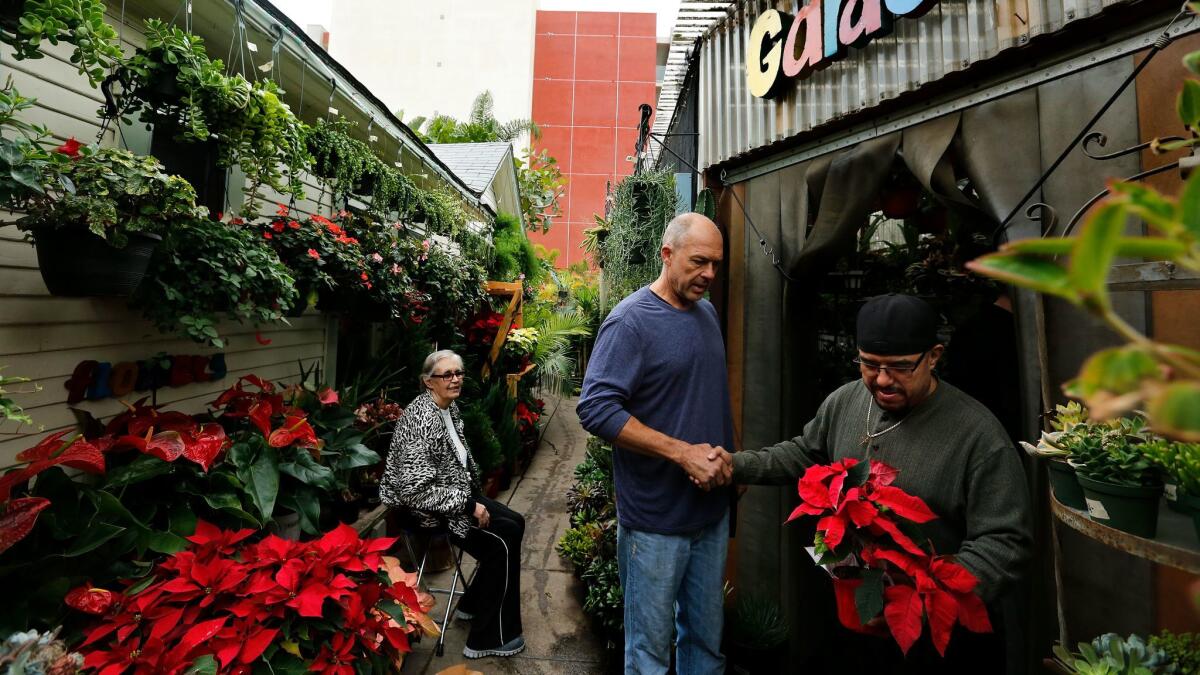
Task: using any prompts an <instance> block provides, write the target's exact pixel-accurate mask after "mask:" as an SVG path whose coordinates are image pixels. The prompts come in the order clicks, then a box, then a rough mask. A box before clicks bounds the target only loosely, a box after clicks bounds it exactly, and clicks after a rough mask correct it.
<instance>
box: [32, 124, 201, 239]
mask: <svg viewBox="0 0 1200 675" xmlns="http://www.w3.org/2000/svg"><path fill="white" fill-rule="evenodd" d="M55 154H63V153H55ZM46 172H47V173H48V177H47V178H44V179H43V185H44V186H46V188H47V189H46V190H45V191H44V192H42V193H40V194H26V195H25V198H24V199H18V200H16V201H15V207H16V208H18V209H20V210H22V211H25V213H26V214H27V215H25V216H24V217H22V218H21V219H20V220H18V221H17V226H18V227H20V228H21V229H23V230H34V231H35V233H34V236H35V237H36V230H37V229H39V228H58V227H86V228H87V229H89V230H91V232H92V233H94V234H95V235H97V236H99V237H103V238H104V239H106V240H107V241H108V243H109V244H110V245H112V246H114V247H117V248H121V247H123V246H125V244H126V242H127V241H128V237H127V235H128V234H129V233H131V232H141V233H145V234H165V233H166V231H167V230H168V229H169V228H170V227H171V226H173V225H175V224H176V223H178V222H180V221H186V220H189V219H195V218H199V217H201V216H202V215H203V214H204V212H205V211H204V209H202V208H200V207H197V206H196V192H195V190H193V189H192V186H191V185H189V184H188V182H187V181H185V180H184V179H182V178H180V177H179V176H168V175H167V174H166V173H164V172H163V167H162V164H159V162H158V160H156V159H154V158H153V157H143V156H138V155H135V154H133V153H132V152H129V151H128V150H121V149H118V148H100V147H96V146H80V148H79V149H78V156H77V157H76V158H75V159H72V160H70V161H67V162H62V161H56V162H54V163H53V165H52V166H51V167H49V168H47V170H46ZM54 185H57V186H58V188H57V189H54V188H53V187H51V186H54ZM67 186H71V188H72V189H67Z"/></svg>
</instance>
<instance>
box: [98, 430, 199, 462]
mask: <svg viewBox="0 0 1200 675" xmlns="http://www.w3.org/2000/svg"><path fill="white" fill-rule="evenodd" d="M153 432H154V429H153V428H150V429H147V430H146V435H145V436H132V435H131V436H121V437H120V438H117V439H116V442H114V443H113V445H112V447H113V449H114V450H119V449H124V448H134V449H135V450H137V451H138V452H141V453H144V454H147V455H152V456H154V457H157V458H159V459H161V460H163V461H164V462H174V461H175V460H177V459H179V458H180V457H182V456H183V449H184V442H183V435H182V434H180V433H179V432H178V431H163V432H160V433H157V434H153ZM151 434H153V435H151Z"/></svg>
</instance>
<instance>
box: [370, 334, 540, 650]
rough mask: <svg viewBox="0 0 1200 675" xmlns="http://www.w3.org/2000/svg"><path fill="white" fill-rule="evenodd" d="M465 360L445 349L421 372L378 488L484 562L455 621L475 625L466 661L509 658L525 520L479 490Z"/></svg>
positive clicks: (517, 630) (517, 617)
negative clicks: (463, 413) (469, 433)
mask: <svg viewBox="0 0 1200 675" xmlns="http://www.w3.org/2000/svg"><path fill="white" fill-rule="evenodd" d="M463 375H464V373H463V361H462V358H461V357H460V356H459V355H458V354H455V353H454V352H453V351H450V350H448V349H445V350H442V351H437V352H434V353H432V354H430V355H429V356H428V357H426V359H425V364H424V366H423V367H422V368H421V383H422V385H423V386H424V387H425V391H424V392H423V393H422V394H420V395H419V396H417V397H416V398H415V399H413V401H412V403H409V404H408V407H407V408H405V409H404V415H403V416H402V417H401V418H400V420H399V421H398V422H397V423H396V432H395V434H394V435H393V436H392V446H391V450H390V451H389V452H388V457H387V470H386V471H385V473H384V475H383V479H382V480H381V481H380V483H379V497H380V499H381V501H383V503H384V504H387V505H388V506H392V507H400V508H404V509H407V510H409V511H410V512H411V513H412V515H413V516H414V518H415V520H416V521H417V522H418V523H419V524H420V525H421V526H422V527H431V528H440V527H445V528H447V529H448V530H449V532H450V536H451V538H452V539H453V540H454V541H455V543H457V544H458V545H460V546H461V547H462V549H463V550H464V551H466V552H467V553H469V554H471V556H472V557H473V558H475V559H476V560H478V561H479V568H478V570H477V571H476V573H475V579H474V580H473V581H472V582H471V585H470V587H469V588H468V589H467V592H466V594H464V595H463V597H462V600H461V601H460V602H459V603H458V611H457V613H456V616H457V617H458V618H460V619H468V620H470V621H471V632H470V634H469V635H468V636H467V645H466V648H465V649H463V656H466V657H467V658H470V659H477V658H481V657H484V656H512V655H514V654H517V653H520V652H521V650H523V649H525V639H524V638H523V637H522V636H521V539H522V537H523V536H524V534H525V519H524V518H523V517H521V514H519V513H517V512H516V511H513V510H512V509H510V508H508V507H507V506H505V505H504V504H501V503H500V502H497V501H494V500H492V499H488V498H487V497H485V496H483V495H482V494H480V491H479V467H478V466H476V464H475V460H474V459H473V458H472V457H471V453H470V452H468V450H467V445H466V441H465V440H464V438H463V423H462V418H461V417H460V416H459V413H458V406H457V405H456V404H455V403H454V401H455V399H457V398H458V397H459V395H461V394H462V384H463Z"/></svg>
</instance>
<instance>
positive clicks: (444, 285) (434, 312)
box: [409, 239, 487, 344]
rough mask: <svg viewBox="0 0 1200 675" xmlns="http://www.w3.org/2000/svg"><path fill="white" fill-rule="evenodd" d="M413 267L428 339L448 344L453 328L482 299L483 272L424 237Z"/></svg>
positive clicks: (476, 306)
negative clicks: (424, 302)
mask: <svg viewBox="0 0 1200 675" xmlns="http://www.w3.org/2000/svg"><path fill="white" fill-rule="evenodd" d="M421 247H422V249H423V251H422V254H421V256H420V257H418V261H417V265H416V267H415V269H413V270H412V271H410V272H409V274H410V276H411V277H412V279H413V282H414V283H415V285H416V288H417V290H418V291H419V292H420V293H421V294H423V295H424V296H425V297H427V298H428V300H427V303H428V307H427V310H426V311H425V312H424V319H423V321H424V323H425V327H426V329H427V330H428V334H429V336H430V337H431V338H433V339H434V340H435V341H437V342H438V343H439V344H449V343H450V342H451V339H452V338H453V336H454V335H455V334H456V333H457V327H458V326H459V325H460V324H462V323H463V322H464V321H466V320H467V318H469V317H470V316H472V315H473V314H474V313H475V310H476V309H477V308H478V307H479V305H480V304H481V303H482V302H483V301H484V299H485V298H486V290H485V288H484V283H485V281H486V276H487V275H486V273H485V272H484V270H483V267H481V266H480V265H479V264H478V263H476V262H475V261H473V260H470V259H467V258H466V257H465V256H463V255H461V254H459V253H457V252H455V251H453V250H451V249H450V248H449V247H446V246H443V245H440V244H436V243H433V242H432V241H430V240H428V239H426V240H425V241H423V242H421Z"/></svg>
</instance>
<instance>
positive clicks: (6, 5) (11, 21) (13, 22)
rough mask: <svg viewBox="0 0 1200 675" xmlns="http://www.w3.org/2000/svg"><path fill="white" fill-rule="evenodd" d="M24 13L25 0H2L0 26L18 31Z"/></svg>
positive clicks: (14, 31) (11, 30) (10, 30)
mask: <svg viewBox="0 0 1200 675" xmlns="http://www.w3.org/2000/svg"><path fill="white" fill-rule="evenodd" d="M24 13H25V0H0V28H4V29H6V30H7V31H8V32H10V33H16V32H17V26H19V25H20V24H21V15H22V14H24Z"/></svg>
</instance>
